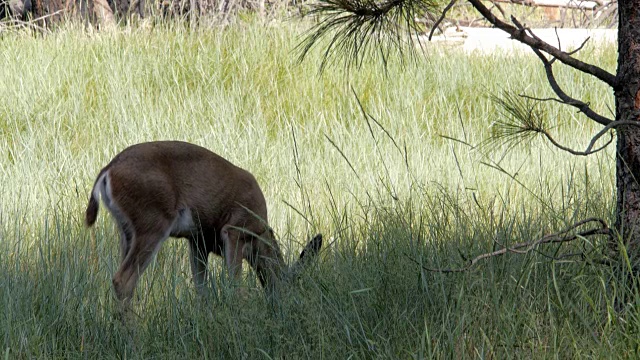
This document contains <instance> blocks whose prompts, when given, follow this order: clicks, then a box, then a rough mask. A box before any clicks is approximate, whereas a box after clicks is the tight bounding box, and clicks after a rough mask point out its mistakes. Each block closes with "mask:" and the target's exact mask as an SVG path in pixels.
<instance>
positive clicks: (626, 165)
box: [614, 0, 640, 273]
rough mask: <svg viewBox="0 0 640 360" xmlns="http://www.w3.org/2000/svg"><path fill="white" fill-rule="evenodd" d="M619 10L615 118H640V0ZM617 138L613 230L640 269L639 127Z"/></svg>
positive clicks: (619, 133)
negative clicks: (614, 228)
mask: <svg viewBox="0 0 640 360" xmlns="http://www.w3.org/2000/svg"><path fill="white" fill-rule="evenodd" d="M618 12H619V19H618V20H619V21H618V70H617V79H618V82H617V84H616V88H615V89H614V91H615V100H616V120H634V121H640V0H620V1H619V2H618ZM639 124H640V122H639ZM617 139H618V140H617V149H616V150H617V157H616V187H617V201H616V229H617V230H618V231H619V234H620V235H621V240H622V242H623V243H624V244H625V245H626V248H627V252H628V254H629V259H630V260H631V265H632V267H633V269H634V270H640V266H639V265H640V127H638V126H627V127H620V128H618V130H617ZM614 248H617V244H614ZM634 272H636V273H637V271H634Z"/></svg>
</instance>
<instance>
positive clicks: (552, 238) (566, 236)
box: [407, 218, 613, 273]
mask: <svg viewBox="0 0 640 360" xmlns="http://www.w3.org/2000/svg"><path fill="white" fill-rule="evenodd" d="M589 223H598V226H597V227H595V228H592V229H589V230H585V231H582V232H579V233H576V234H573V235H570V232H572V231H574V230H576V229H577V228H579V227H580V226H583V225H586V224H589ZM595 235H607V236H609V237H611V236H613V235H612V232H611V230H610V229H609V226H608V225H607V223H606V222H605V221H604V220H602V219H599V218H588V219H585V220H582V221H578V222H577V223H575V224H573V225H571V226H569V227H567V228H565V229H564V230H562V231H559V232H557V233H553V234H549V235H546V236H544V237H542V238H540V239H539V240H536V241H526V242H521V243H517V244H514V245H512V246H511V247H505V248H502V249H500V250H496V251H492V252H488V253H484V254H480V255H478V256H476V257H474V258H473V259H471V260H470V261H469V263H468V264H467V266H464V267H461V268H455V269H454V268H444V269H435V268H428V267H425V266H424V265H422V264H421V263H419V262H418V261H416V260H415V259H413V258H411V257H409V256H407V257H408V258H409V259H410V260H411V261H413V262H414V263H416V264H418V265H420V266H421V267H422V269H424V270H426V271H432V272H441V273H454V272H464V271H468V270H470V269H471V268H472V267H473V266H475V265H476V264H477V263H478V262H479V261H480V260H483V259H488V258H491V257H494V256H499V255H504V254H506V253H517V254H526V253H528V252H530V251H532V250H534V249H536V248H537V247H538V246H539V245H542V244H559V243H565V242H570V241H573V240H576V239H580V238H586V237H590V236H595ZM520 249H523V250H520ZM574 255H575V254H572V256H574Z"/></svg>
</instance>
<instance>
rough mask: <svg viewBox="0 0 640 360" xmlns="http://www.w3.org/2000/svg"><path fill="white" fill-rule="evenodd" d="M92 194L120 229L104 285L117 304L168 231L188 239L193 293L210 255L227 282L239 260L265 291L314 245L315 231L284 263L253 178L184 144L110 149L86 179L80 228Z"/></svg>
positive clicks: (93, 212) (92, 215) (91, 207)
mask: <svg viewBox="0 0 640 360" xmlns="http://www.w3.org/2000/svg"><path fill="white" fill-rule="evenodd" d="M99 198H101V199H102V203H103V204H104V206H105V207H106V208H107V209H108V210H109V212H110V213H111V215H112V217H113V219H114V220H115V223H116V225H117V227H118V230H119V233H120V256H121V259H120V260H121V262H120V266H119V268H118V270H117V271H116V273H115V274H114V275H113V278H112V283H113V288H114V290H115V295H116V298H117V299H118V300H120V302H121V303H124V304H125V308H128V306H129V303H130V301H131V299H132V297H133V294H134V289H135V287H136V285H137V283H138V280H139V278H140V276H141V275H142V273H143V272H144V270H145V269H146V268H147V266H148V265H149V263H150V262H151V260H152V259H153V258H154V256H155V254H156V253H157V252H158V251H159V249H160V247H161V245H162V244H163V243H164V241H165V240H166V239H167V238H169V237H174V238H185V239H187V240H188V243H189V250H190V265H191V271H192V275H193V282H194V284H195V287H196V289H197V291H198V292H199V293H204V292H205V287H206V284H207V281H208V280H207V279H208V272H207V261H208V256H209V254H211V253H213V254H215V255H218V256H221V257H223V258H224V260H225V263H226V267H227V273H228V275H229V277H230V278H231V279H232V280H234V281H237V280H238V279H239V277H240V276H241V272H242V262H243V260H247V261H248V263H249V264H250V265H251V267H252V268H253V269H254V271H255V272H256V274H257V277H258V279H259V281H260V283H261V285H262V286H263V288H264V289H265V291H266V292H267V293H268V294H273V292H274V291H275V289H276V288H278V286H279V285H281V284H283V283H285V282H287V281H290V280H291V279H292V278H295V277H296V276H297V275H298V273H299V272H300V270H302V268H304V267H305V265H306V264H307V263H308V262H309V260H310V259H312V258H314V257H316V255H317V254H318V253H319V251H320V248H321V247H322V235H321V234H318V235H316V236H315V237H313V238H312V240H311V241H309V243H308V244H307V245H306V246H305V248H304V249H303V251H302V252H301V254H300V257H299V259H298V260H297V262H296V263H295V264H294V265H293V266H291V267H288V266H287V264H286V263H285V261H284V259H283V255H282V252H281V250H280V247H279V245H278V242H277V241H276V238H275V236H274V232H273V230H272V229H271V227H269V224H268V219H267V205H266V201H265V198H264V195H263V193H262V190H261V189H260V186H259V185H258V182H257V181H256V179H255V177H254V176H253V175H252V174H251V173H250V172H248V171H246V170H244V169H241V168H239V167H237V166H235V165H233V164H232V163H231V162H229V161H228V160H226V159H224V158H223V157H221V156H219V155H217V154H215V153H213V152H212V151H210V150H208V149H206V148H204V147H201V146H198V145H194V144H191V143H187V142H181V141H156V142H146V143H139V144H136V145H132V146H130V147H128V148H126V149H124V150H123V151H121V152H120V153H119V154H117V155H116V156H115V157H114V158H113V159H112V160H111V162H109V163H108V164H107V166H105V167H104V168H103V169H102V170H101V171H100V172H99V173H98V176H97V178H96V180H95V182H94V185H93V188H92V190H91V193H90V196H89V202H88V205H87V209H86V213H85V222H86V225H87V227H91V226H92V225H93V224H94V223H95V222H96V219H97V216H98V210H99V200H98V199H99Z"/></svg>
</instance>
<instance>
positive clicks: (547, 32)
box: [433, 27, 618, 54]
mask: <svg viewBox="0 0 640 360" xmlns="http://www.w3.org/2000/svg"><path fill="white" fill-rule="evenodd" d="M532 31H533V33H534V34H536V36H538V37H540V38H541V39H542V40H544V41H546V42H547V43H549V44H551V45H553V46H556V47H558V44H559V47H560V48H561V49H562V50H564V51H570V50H573V49H576V48H578V47H579V46H580V45H581V44H582V43H583V42H584V41H585V40H586V39H587V38H589V42H590V43H593V42H595V43H615V42H616V41H617V38H618V32H617V30H610V29H552V28H546V29H532ZM433 41H435V42H438V43H444V44H447V45H450V46H451V47H454V48H460V49H462V50H463V51H464V52H466V53H476V54H492V53H495V52H531V49H530V48H529V47H528V46H526V45H524V44H521V43H520V42H518V41H514V40H512V39H511V38H510V37H509V34H507V33H506V32H504V31H502V30H500V29H496V28H478V27H460V28H449V29H447V30H446V31H445V32H444V34H443V35H440V36H434V38H433Z"/></svg>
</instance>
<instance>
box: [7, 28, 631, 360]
mask: <svg viewBox="0 0 640 360" xmlns="http://www.w3.org/2000/svg"><path fill="white" fill-rule="evenodd" d="M302 29H304V26H303V25H301V24H299V23H296V22H295V21H291V22H288V23H284V24H282V23H279V24H276V25H269V26H265V25H261V24H257V23H239V24H235V25H233V26H229V27H226V28H220V29H206V30H205V29H200V30H195V31H192V30H187V29H184V28H181V27H171V26H159V27H148V28H136V29H124V30H122V31H118V32H113V33H95V32H91V31H86V30H82V29H79V28H75V27H73V26H69V27H67V28H63V29H61V30H59V31H56V32H54V33H51V34H46V35H39V36H32V35H27V34H21V33H13V34H3V35H2V37H0V49H2V50H1V51H0V57H1V58H2V63H3V64H4V65H3V66H2V67H0V78H1V79H2V86H0V99H2V106H1V107H0V133H1V135H0V154H2V156H0V298H1V300H0V301H2V306H0V321H1V322H2V326H0V339H2V340H1V341H2V342H0V344H2V350H3V351H4V354H6V356H7V357H9V358H33V357H43V358H52V357H65V358H66V357H69V358H80V357H86V358H96V357H99V358H102V357H105V358H112V357H120V358H132V357H133V358H176V357H178V358H190V357H193V356H197V357H203V358H251V359H254V358H373V357H383V358H428V357H437V358H441V357H442V358H452V357H455V358H468V357H496V358H505V357H527V358H529V357H536V358H545V357H562V358H566V357H574V358H582V357H585V356H586V357H614V356H617V355H620V356H622V357H630V356H633V354H634V353H635V351H636V349H637V348H638V341H637V337H636V336H635V335H633V334H636V333H637V329H638V326H637V324H638V318H637V312H636V311H635V310H633V308H631V309H632V310H628V311H627V312H625V313H617V312H615V311H614V310H613V304H614V300H615V299H616V297H617V296H619V294H620V292H622V293H628V292H629V291H631V289H629V288H628V287H626V286H625V285H624V284H623V283H618V282H616V281H615V279H613V280H612V277H613V276H614V275H613V272H612V271H611V270H610V269H608V268H606V267H598V266H594V265H588V264H587V263H586V262H583V261H575V262H574V261H572V260H574V259H577V260H579V259H580V258H567V259H564V260H562V261H552V260H550V259H549V257H553V256H557V255H558V253H559V254H565V253H571V252H581V253H585V254H587V257H589V256H592V255H593V254H594V253H595V254H597V253H598V251H600V247H601V245H602V244H600V243H598V241H595V242H594V241H591V240H589V241H587V240H579V241H576V242H575V244H569V245H564V246H563V247H561V248H560V247H558V246H547V247H544V248H541V249H539V251H534V252H531V253H529V254H527V255H513V254H510V255H507V256H504V257H502V258H494V259H490V260H487V261H485V262H483V263H482V264H480V265H479V266H477V267H476V268H474V269H473V270H471V271H469V272H465V273H458V274H440V273H432V272H428V271H425V270H424V269H422V266H424V267H456V266H462V265H464V264H465V262H464V259H467V258H471V257H473V256H474V255H475V254H478V253H481V252H486V251H490V250H491V249H493V248H494V247H501V246H504V245H508V244H512V243H514V242H518V241H525V240H532V239H537V238H539V237H541V236H543V235H545V234H548V233H551V232H554V231H557V230H559V229H561V228H563V227H565V226H566V225H568V224H570V223H572V222H574V221H576V220H580V219H582V218H585V217H589V216H598V217H603V218H605V219H607V220H610V219H611V211H612V203H613V202H612V199H613V196H614V192H613V182H614V176H613V171H614V166H613V164H614V157H613V148H610V149H608V150H607V151H605V152H602V153H599V154H597V155H594V156H592V157H589V158H586V159H584V158H576V157H573V156H570V155H567V154H564V153H562V152H560V151H559V150H557V149H555V148H553V147H551V146H550V145H549V144H548V143H546V142H545V141H542V140H541V139H536V140H533V141H532V142H531V143H527V144H522V145H520V146H517V147H515V148H512V149H508V148H506V147H502V148H501V147H494V148H487V147H481V148H472V147H470V146H468V145H465V144H463V143H462V142H464V143H467V144H478V143H480V142H482V140H483V139H486V138H487V137H488V136H489V135H490V134H491V131H492V130H491V123H492V122H493V121H495V120H498V119H499V116H500V115H499V109H498V108H496V106H495V104H493V103H492V102H491V101H489V97H488V95H490V94H492V93H500V92H501V91H502V90H503V89H507V90H511V91H516V92H526V93H528V94H536V95H537V96H540V97H545V96H550V95H551V91H550V89H549V87H548V85H547V83H546V80H545V77H544V73H543V69H542V68H541V67H540V64H539V61H538V60H536V59H535V58H534V57H531V56H526V55H516V56H512V55H507V54H497V55H495V56H491V57H487V56H479V55H465V54H463V53H460V52H458V51H456V50H451V49H441V48H436V47H433V46H431V47H429V48H428V50H427V52H426V54H425V56H424V58H423V59H421V60H419V61H418V62H417V63H410V64H405V65H404V66H403V65H402V64H400V63H399V62H392V63H391V64H390V67H389V68H388V69H387V70H386V71H385V70H384V69H383V68H382V67H381V66H380V65H379V64H375V63H373V64H366V65H364V66H363V67H362V68H360V69H358V70H357V71H350V72H345V71H343V70H342V69H341V68H339V67H333V68H329V69H328V70H327V71H326V72H325V73H323V74H319V73H318V65H319V61H320V57H319V55H320V54H319V53H314V54H313V55H312V56H311V58H309V59H307V61H305V62H303V63H301V64H299V63H297V62H296V61H295V60H296V57H297V56H296V53H295V50H294V49H295V46H296V44H297V43H298V41H299V40H300V36H301V34H302V33H303V32H302ZM588 51H589V53H588V54H587V55H588V56H590V59H594V58H595V59H598V61H599V63H600V64H601V66H603V67H605V68H607V69H609V70H610V71H613V69H614V68H615V60H616V59H615V56H614V54H615V50H614V49H612V48H610V47H605V48H604V49H597V48H594V47H592V48H590V49H588ZM558 76H559V78H560V81H561V82H562V84H563V85H564V86H565V89H566V90H567V92H568V93H570V94H571V95H572V96H574V97H576V98H582V99H585V100H586V101H590V102H591V104H592V105H593V106H594V108H595V109H596V110H598V111H600V112H603V113H607V112H608V108H612V107H613V105H612V102H613V99H612V96H611V93H610V92H609V91H608V89H607V88H605V87H602V86H600V85H599V84H598V83H597V82H595V81H593V80H592V79H589V78H588V77H585V76H581V75H576V74H575V73H572V72H570V71H565V70H563V69H560V70H559V74H558ZM351 89H353V90H354V91H355V93H356V94H357V95H358V98H359V99H360V101H361V102H362V105H363V107H364V109H365V110H366V112H367V113H368V114H369V115H370V116H371V117H373V118H374V119H375V120H376V121H373V120H369V121H367V120H366V118H365V117H364V116H363V114H362V112H361V110H360V108H359V105H358V101H357V100H356V98H355V96H354V95H353V93H352V90H351ZM541 106H543V107H544V108H545V110H546V112H547V115H548V121H549V123H550V125H551V126H552V127H553V131H554V134H555V135H556V136H557V138H558V139H559V140H560V141H562V142H563V143H566V144H568V145H572V146H575V147H578V148H583V147H584V146H586V144H587V143H588V140H589V139H590V137H591V136H592V134H594V132H595V131H597V128H596V127H595V126H594V125H593V124H592V123H591V122H589V121H586V120H584V119H583V118H581V117H580V116H578V115H577V114H576V113H575V112H574V111H573V109H568V108H561V107H558V106H555V105H554V104H550V103H545V104H543V105H541ZM448 138H456V139H459V140H461V141H462V142H457V141H452V140H449V139H448ZM157 139H178V140H185V141H190V142H194V143H197V144H200V145H203V146H205V147H207V148H209V149H211V150H213V151H215V152H217V153H219V154H220V155H222V156H224V157H226V158H228V159H229V160H231V161H232V162H234V163H235V164H237V165H240V166H242V167H243V168H245V169H247V170H249V171H251V172H252V173H254V174H255V175H256V177H257V179H258V181H259V183H260V184H261V185H262V188H263V190H264V192H265V196H266V198H267V202H268V205H269V211H270V215H269V217H270V219H269V220H270V223H271V225H272V226H273V227H274V229H275V230H276V232H277V234H278V236H279V237H280V239H281V242H282V244H283V247H284V249H285V253H286V257H287V259H290V260H292V259H293V258H294V257H295V255H296V253H297V252H298V251H299V250H300V247H301V244H302V243H303V241H304V240H305V239H306V238H307V237H308V236H309V235H311V234H313V233H315V232H318V231H320V232H323V233H324V234H325V239H326V241H325V244H326V247H325V250H324V251H323V253H322V254H321V259H320V261H319V262H318V263H317V264H314V266H313V267H312V269H311V270H310V271H308V272H307V273H305V274H304V275H303V276H302V278H301V280H300V281H299V282H298V283H296V284H293V285H292V287H291V289H290V290H289V291H287V292H286V293H285V294H281V296H280V297H278V298H277V299H265V297H264V296H263V293H262V292H261V290H260V289H259V287H258V286H257V285H256V281H255V278H254V275H253V274H252V273H251V272H250V271H247V272H246V274H247V276H246V277H247V279H246V282H245V284H244V285H243V286H247V287H248V288H250V289H251V291H250V292H249V293H250V295H249V297H248V299H236V298H235V297H234V295H233V291H232V289H230V288H229V286H227V284H226V281H225V277H224V269H223V267H222V266H221V264H222V262H221V261H219V260H217V261H214V264H213V265H212V266H211V268H212V271H213V272H214V273H215V274H216V275H217V276H216V277H215V278H214V279H213V280H212V282H211V284H210V285H211V288H212V291H211V295H210V296H209V297H206V298H199V297H197V296H196V295H195V291H194V289H193V287H192V285H191V284H190V275H189V273H190V271H189V267H188V264H187V249H186V246H185V244H184V242H181V241H172V242H168V243H166V244H165V245H164V247H163V249H162V250H161V251H160V253H159V255H158V258H157V260H156V261H155V262H154V263H153V265H152V266H150V268H149V269H148V270H147V272H146V273H145V274H144V276H143V278H142V281H141V283H140V285H139V287H138V292H137V298H136V300H135V302H134V303H135V311H136V312H137V314H138V317H136V318H135V319H136V320H135V321H134V323H135V325H131V324H130V325H128V326H126V325H123V324H122V323H120V322H119V321H117V320H116V319H115V317H114V309H115V308H116V304H115V301H114V300H113V295H112V290H111V288H110V284H111V282H110V278H111V275H112V274H113V272H114V271H115V269H116V268H117V266H118V255H117V253H116V252H117V247H118V240H117V233H116V231H115V229H114V227H113V225H112V222H111V221H110V219H109V217H108V216H107V215H105V212H104V211H103V212H102V213H101V215H100V217H99V221H98V223H97V225H96V227H95V230H92V231H89V230H86V229H84V228H83V226H82V223H83V210H84V206H85V205H86V200H87V197H88V194H89V191H90V189H91V186H92V183H93V181H94V178H95V175H96V174H97V173H98V171H99V170H100V168H101V167H102V166H104V165H105V164H106V163H107V162H108V161H109V160H110V159H111V157H113V156H114V155H115V154H116V153H117V152H119V151H120V150H122V149H123V148H125V147H126V146H128V145H130V144H133V143H137V142H142V141H149V140H157Z"/></svg>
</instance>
